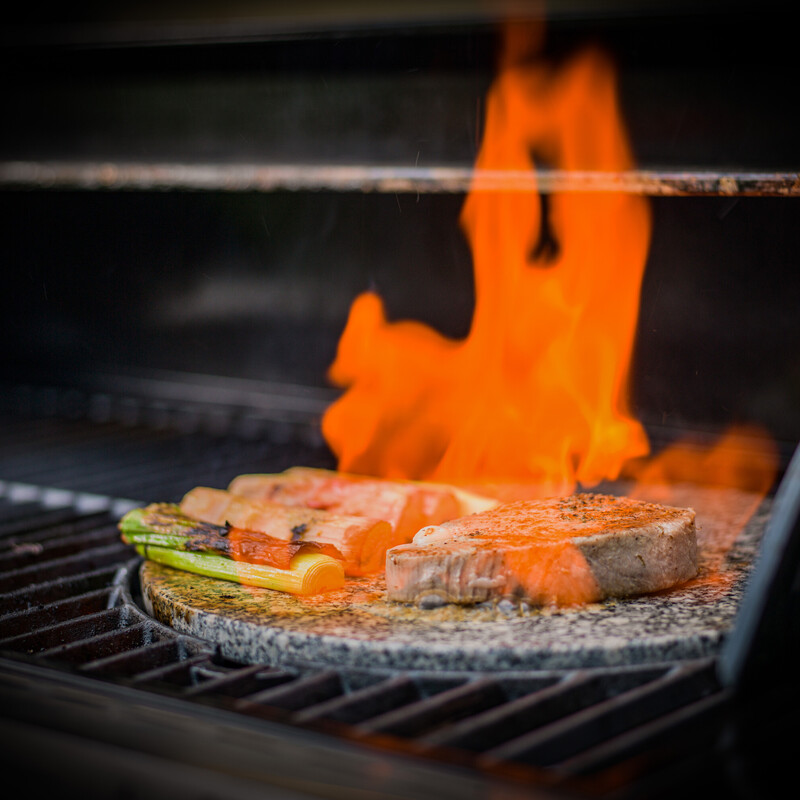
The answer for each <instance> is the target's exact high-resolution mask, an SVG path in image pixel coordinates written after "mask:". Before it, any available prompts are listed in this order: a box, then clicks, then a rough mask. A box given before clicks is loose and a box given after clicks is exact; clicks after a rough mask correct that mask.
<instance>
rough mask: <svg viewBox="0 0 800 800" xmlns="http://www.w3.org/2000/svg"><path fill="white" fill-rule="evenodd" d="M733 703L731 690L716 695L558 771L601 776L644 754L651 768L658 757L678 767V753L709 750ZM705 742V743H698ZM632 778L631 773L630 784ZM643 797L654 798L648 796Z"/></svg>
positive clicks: (586, 752)
mask: <svg viewBox="0 0 800 800" xmlns="http://www.w3.org/2000/svg"><path fill="white" fill-rule="evenodd" d="M730 700H731V693H730V691H728V690H722V691H719V692H714V693H713V694H710V695H708V696H706V697H704V698H702V699H700V700H696V701H694V702H687V703H686V705H684V706H682V707H680V708H677V709H674V710H672V711H669V712H668V713H666V714H664V715H662V716H660V717H657V718H655V719H651V720H648V721H647V722H645V723H644V724H642V725H638V726H636V727H634V728H631V729H630V730H627V731H624V732H623V733H621V734H619V735H617V736H609V737H608V738H607V739H605V740H604V741H601V742H599V743H597V744H595V745H594V746H593V747H590V748H588V749H587V750H584V751H583V752H581V753H578V754H577V755H575V756H573V757H571V758H568V759H565V760H563V761H562V762H560V763H559V765H558V770H559V771H560V772H561V773H563V774H565V775H575V776H580V775H600V774H601V773H602V772H604V771H607V770H608V771H612V772H614V771H616V770H617V769H618V765H622V764H630V763H631V762H632V761H634V760H635V759H636V758H637V757H639V756H641V755H642V754H643V753H647V754H648V758H647V762H648V763H647V768H648V770H652V769H653V768H654V767H655V766H656V754H659V755H658V758H659V759H661V760H662V761H663V762H664V763H666V762H670V763H674V762H675V761H676V760H677V759H676V757H675V756H676V751H680V750H682V751H684V753H685V752H686V751H687V750H688V749H690V748H691V747H693V746H694V745H695V744H700V745H701V746H702V747H703V748H706V747H707V746H708V741H707V737H708V732H709V731H715V730H717V731H718V730H720V728H719V726H718V724H716V723H715V720H716V721H717V722H719V720H720V719H721V712H722V711H723V709H724V708H725V707H726V706H727V704H728V703H729V702H730ZM698 739H702V741H698ZM631 778H632V776H631V775H630V773H628V774H627V775H626V776H625V780H626V781H630V780H631ZM641 796H642V797H647V796H651V795H648V794H643V795H641Z"/></svg>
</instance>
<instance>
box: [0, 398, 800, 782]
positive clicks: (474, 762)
mask: <svg viewBox="0 0 800 800" xmlns="http://www.w3.org/2000/svg"><path fill="white" fill-rule="evenodd" d="M46 391H47V392H48V395H47V396H48V398H49V400H50V401H53V400H55V401H56V406H58V405H59V404H60V403H62V402H67V401H68V399H69V398H72V400H70V401H69V402H74V396H73V395H71V394H70V393H69V392H62V393H61V395H62V396H61V398H60V400H59V398H58V394H59V393H57V392H54V391H53V390H46ZM34 394H35V393H34ZM25 396H26V397H28V398H29V399H30V398H31V395H27V394H26V395H25ZM97 402H99V401H96V400H95V402H89V403H88V404H87V408H91V407H94V405H95V404H96V403H97ZM128 405H130V404H125V406H126V407H127V406H128ZM145 405H146V404H144V403H142V406H143V407H144V406H145ZM31 406H32V407H36V406H38V401H36V402H33V403H32V404H31ZM70 407H71V408H73V411H74V405H71V406H70ZM105 407H106V408H107V409H108V411H109V413H108V419H107V420H106V421H104V422H100V421H96V420H87V419H85V418H78V417H76V415H74V413H73V418H72V419H65V418H64V417H62V416H51V417H49V418H42V417H39V416H36V417H29V418H24V417H22V416H20V415H15V416H14V417H13V418H10V419H11V420H12V421H10V419H9V418H8V417H6V420H5V421H6V424H5V425H4V434H3V451H4V453H6V454H7V457H8V462H7V463H8V467H7V468H9V469H14V470H15V471H17V472H18V474H20V475H21V476H23V477H27V475H26V473H25V471H24V470H25V464H26V463H28V464H30V463H33V464H34V465H35V464H36V463H37V462H40V461H41V459H43V458H44V455H45V454H46V455H47V456H48V461H49V469H47V470H46V471H45V473H44V474H46V475H47V476H48V477H49V478H50V479H51V483H52V484H53V485H52V486H50V487H46V486H40V485H35V484H32V483H23V482H8V481H6V482H4V483H2V484H0V491H1V492H2V494H1V495H0V500H1V501H2V504H1V505H0V511H1V512H2V517H1V519H2V527H0V534H1V535H2V540H1V543H2V555H0V602H1V603H2V616H1V617H0V650H2V662H1V663H0V674H1V675H2V681H1V685H2V693H3V709H4V712H3V720H4V721H3V727H4V731H5V734H6V735H5V742H6V745H5V748H4V753H3V755H4V759H6V760H7V766H8V769H9V770H11V771H12V772H15V771H19V773H20V775H24V776H26V780H28V781H30V777H29V776H30V771H32V770H33V771H35V774H36V776H37V777H36V780H35V781H34V783H35V784H36V785H37V786H38V787H40V788H42V789H43V790H45V789H48V788H51V789H53V790H58V791H59V793H62V794H63V793H64V791H68V792H71V793H74V794H75V796H78V795H81V796H84V795H86V794H89V795H90V796H92V795H94V796H117V795H120V796H142V797H144V796H154V795H155V796H161V795H163V796H166V795H167V794H168V793H169V794H171V793H174V792H178V793H179V794H181V793H184V794H187V795H191V794H194V793H197V792H201V793H210V795H211V796H217V795H219V796H226V797H239V796H242V797H249V796H255V794H254V793H257V792H258V791H267V790H269V792H271V793H272V792H277V793H278V795H277V796H282V795H281V794H280V793H281V792H284V793H285V796H286V797H296V796H300V797H305V796H308V797H317V796H320V797H339V796H348V795H349V793H355V792H367V793H369V794H371V795H373V796H391V797H406V796H407V797H450V796H454V797H455V796H463V795H464V794H465V793H466V795H467V796H476V797H479V796H488V795H490V794H491V793H492V792H496V791H502V792H504V793H506V794H505V795H503V796H509V797H515V796H520V797H523V796H530V795H531V793H533V795H534V796H545V797H546V796H554V797H558V796H567V797H569V796H574V797H586V796H592V797H594V796H598V797H606V796H608V797H615V796H621V797H629V796H630V797H657V796H667V795H670V794H673V793H674V792H675V791H679V790H682V789H681V787H685V785H686V783H687V782H689V783H690V785H691V787H692V788H694V789H706V790H708V791H712V790H713V791H721V790H727V791H731V792H736V791H738V790H739V789H740V788H741V785H742V784H741V781H743V780H745V781H749V782H752V785H753V787H754V790H756V791H758V792H761V791H767V790H768V788H769V786H771V784H772V781H773V779H774V780H778V779H779V778H780V776H781V775H782V769H781V768H782V767H783V766H785V765H786V762H785V761H784V760H783V759H784V758H785V757H786V753H785V746H790V743H791V741H792V740H791V736H788V738H786V739H783V738H782V737H783V736H784V733H785V731H788V730H789V727H790V726H791V724H792V722H793V720H792V715H793V714H794V713H795V711H796V703H795V698H796V692H795V690H794V689H793V688H792V684H791V682H790V681H789V680H788V679H787V678H785V677H784V674H785V669H783V668H781V666H780V665H781V664H782V663H786V662H789V663H791V661H790V659H792V658H794V653H793V651H794V650H796V647H797V639H794V640H792V639H791V638H790V639H788V640H787V639H786V636H785V629H784V623H783V620H786V619H791V618H792V616H791V614H792V608H793V605H792V604H793V603H796V591H795V592H794V593H792V592H790V591H789V587H790V586H792V584H793V582H794V575H793V574H788V575H781V570H787V564H788V565H789V566H791V567H792V568H793V565H794V564H796V560H795V561H792V557H793V552H792V547H794V548H796V546H797V541H796V540H797V531H796V528H797V511H798V502H799V500H798V498H800V495H798V493H797V486H798V480H799V479H800V478H799V477H798V473H797V470H798V463H794V465H793V466H790V468H789V471H788V472H787V474H786V476H785V477H784V481H783V485H784V488H783V490H782V492H783V494H784V496H783V498H782V505H780V506H779V507H778V508H779V510H778V511H776V512H775V513H774V514H773V515H772V528H771V529H770V531H769V533H768V534H766V536H771V537H772V539H773V543H774V545H775V551H774V552H780V550H781V546H783V550H784V555H785V558H784V559H780V560H779V561H778V563H777V566H776V564H774V563H773V564H770V563H769V562H768V561H767V562H765V563H764V564H763V565H762V572H760V573H756V579H755V580H754V581H753V583H752V587H751V592H750V595H749V596H748V597H747V598H746V601H745V603H744V604H743V608H742V609H741V611H740V615H739V619H738V622H737V628H736V630H735V632H734V634H733V635H732V637H731V638H730V640H729V641H728V642H727V643H726V645H725V647H724V649H723V651H722V653H721V655H720V656H719V657H718V658H717V657H715V658H704V659H694V660H687V661H679V662H673V663H663V664H662V663H658V664H647V665H628V666H625V665H623V666H618V667H613V668H602V667H595V668H585V669H572V670H542V671H535V670H533V671H532V670H528V671H522V672H515V671H507V672H501V673H489V674H487V673H480V672H424V671H401V670H391V669H383V670H381V669H375V668H371V669H359V668H357V667H348V668H331V667H330V666H327V665H324V664H302V663H299V664H293V665H286V664H282V665H281V666H274V665H266V664H243V663H236V662H234V661H232V660H230V659H228V658H226V657H225V656H224V655H223V654H222V653H221V652H220V648H219V647H217V646H215V645H213V644H211V643H209V642H206V641H202V640H198V639H195V638H192V637H187V636H184V635H180V634H178V633H177V632H176V631H174V630H173V629H171V628H168V627H166V626H164V625H162V624H160V623H158V622H156V621H155V620H153V619H152V618H151V617H149V616H148V615H147V614H146V613H145V612H144V611H143V606H142V600H141V597H140V594H139V589H138V583H137V574H138V564H139V559H138V557H137V556H136V554H135V552H133V551H132V549H131V548H129V547H127V546H125V545H123V544H122V543H121V542H120V540H119V537H118V531H117V528H116V521H117V520H118V519H119V516H120V515H121V514H122V513H124V511H125V510H127V509H128V508H130V507H132V506H133V505H135V504H136V503H137V502H139V501H137V500H135V499H121V498H118V497H114V496H113V495H106V494H98V493H89V492H86V491H83V490H81V489H80V488H76V489H65V488H61V487H63V485H64V484H66V483H71V484H73V485H74V486H76V487H80V486H81V485H90V486H102V487H103V488H111V487H113V486H115V485H124V486H126V487H128V488H131V487H135V488H136V489H140V490H141V496H144V494H145V493H146V492H149V491H151V489H152V486H153V483H152V481H153V475H152V464H153V463H157V462H158V463H160V465H161V466H160V471H159V475H158V477H157V480H159V481H160V482H161V486H162V490H161V491H162V494H164V493H166V495H169V496H173V497H175V496H180V493H181V492H182V491H184V490H185V488H186V486H185V484H184V482H185V481H189V482H190V483H194V482H195V481H194V476H195V475H197V474H198V473H197V472H193V471H192V470H193V469H196V464H197V453H198V452H199V451H202V452H203V454H204V459H203V461H202V463H203V464H205V465H207V464H212V465H218V467H217V468H218V469H219V470H221V472H219V473H216V475H218V476H221V475H222V474H227V473H228V472H229V471H230V470H234V471H237V470H239V469H241V468H242V467H244V466H245V465H247V464H249V463H252V462H251V459H253V458H255V459H261V463H264V460H265V459H266V460H269V458H270V457H272V458H276V459H278V461H280V459H285V458H290V459H298V458H302V459H304V460H306V459H307V460H313V459H314V458H317V459H318V460H319V463H324V460H323V459H322V454H323V453H324V450H323V449H322V448H321V446H320V444H319V443H318V442H314V441H313V437H309V436H308V435H307V431H304V430H303V429H302V427H296V426H295V427H291V426H289V427H288V428H285V427H281V428H279V430H280V431H281V433H280V436H279V439H278V441H277V442H275V441H271V440H270V438H269V437H268V436H265V435H263V434H262V435H259V436H258V437H257V438H256V440H255V441H254V442H250V443H249V444H250V446H248V441H247V440H246V439H242V438H240V437H231V434H230V431H229V429H228V428H226V427H224V426H223V432H222V433H220V432H217V433H200V432H198V431H197V430H196V429H194V430H192V431H191V432H189V433H187V432H186V431H185V430H180V426H174V427H169V426H168V427H166V428H160V429H159V428H154V427H150V426H146V425H144V426H143V425H141V424H140V423H139V424H137V423H132V422H131V421H130V420H128V421H127V423H122V422H119V421H117V420H115V419H114V416H115V413H114V410H113V409H114V404H113V403H106V404H105ZM142 411H144V408H142ZM191 412H192V413H193V415H194V419H195V422H196V423H197V424H198V427H200V428H201V429H202V427H203V424H202V419H201V418H200V415H199V414H198V411H197V409H191ZM220 413H221V410H220V408H219V407H215V408H214V414H215V415H216V416H217V418H218V417H219V415H220ZM229 413H230V420H229V421H230V422H231V424H234V422H235V416H236V415H235V412H234V411H232V410H231V411H230V412H229ZM174 415H175V417H174V419H175V420H178V419H179V418H180V410H179V409H175V410H174ZM144 417H145V418H146V417H147V414H144ZM264 424H266V421H265V422H264ZM304 433H305V434H306V435H305V436H304ZM40 437H41V438H40ZM20 442H24V443H25V446H24V447H18V446H17V447H15V444H16V445H18V444H19V443H20ZM181 442H183V445H181V444H180V443H181ZM87 443H91V446H92V447H95V448H97V452H104V451H105V450H106V449H107V448H108V447H115V448H116V449H118V450H119V451H120V452H121V453H123V455H122V456H121V457H120V458H119V460H118V464H119V468H118V470H116V471H108V470H103V469H102V463H101V462H100V461H98V459H97V458H96V457H95V458H94V460H93V459H92V457H91V455H88V456H87V453H88V450H89V447H88V444H87ZM126 443H127V447H126V446H125V445H126ZM232 443H234V444H235V446H232ZM39 448H42V452H39ZM164 452H168V453H171V454H173V455H174V456H175V458H176V460H175V461H174V462H168V461H167V460H166V459H163V458H158V455H159V454H162V453H164ZM79 454H80V457H77V456H78V455H79ZM60 460H63V462H64V466H59V461H60ZM276 463H278V462H276ZM193 465H195V466H193ZM39 468H40V469H44V468H43V467H41V466H40V467H39ZM103 472H105V473H106V474H105V480H106V481H107V483H103V481H102V480H101V479H99V478H98V473H103ZM116 473H118V474H116ZM212 477H213V475H212ZM59 485H60V486H59ZM169 487H172V488H169ZM139 494H140V493H139V492H137V496H139ZM776 502H781V500H780V499H779V500H778V501H776ZM780 509H782V511H780ZM776 558H777V556H776ZM791 571H792V570H791V569H788V572H789V573H791ZM759 576H760V578H761V580H760V581H759V580H758V578H759ZM776 604H777V605H776ZM787 604H789V605H788V606H787ZM776 609H777V611H776ZM774 620H780V621H781V622H780V624H777V625H776V624H775V622H774ZM787 650H788V652H787ZM756 653H757V654H758V658H754V657H753V656H754V654H756ZM784 681H787V682H784ZM775 693H778V694H779V696H780V700H778V701H776V700H775ZM765 716H766V717H768V718H767V719H764V717H765ZM765 770H766V772H765ZM270 796H273V795H272V794H270Z"/></svg>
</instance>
